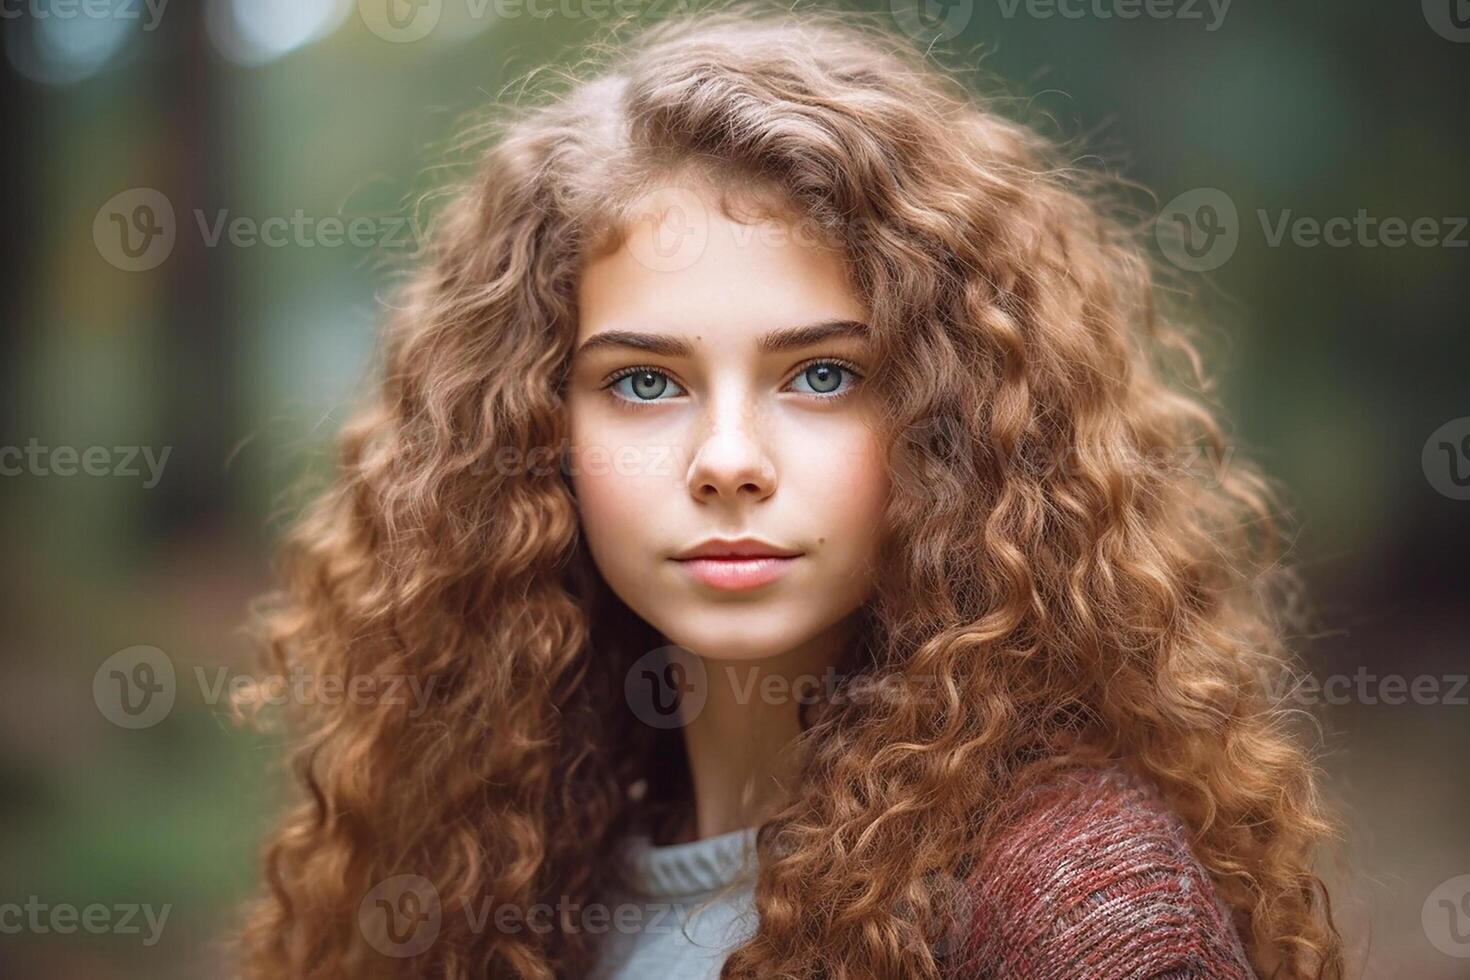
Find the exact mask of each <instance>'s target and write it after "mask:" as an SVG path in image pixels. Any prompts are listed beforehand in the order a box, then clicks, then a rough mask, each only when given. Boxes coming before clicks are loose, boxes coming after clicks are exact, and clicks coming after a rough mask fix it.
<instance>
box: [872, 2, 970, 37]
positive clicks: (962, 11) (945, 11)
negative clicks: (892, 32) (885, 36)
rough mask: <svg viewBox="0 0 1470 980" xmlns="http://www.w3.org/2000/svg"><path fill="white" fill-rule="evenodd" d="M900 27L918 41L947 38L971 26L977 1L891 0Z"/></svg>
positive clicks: (889, 5)
mask: <svg viewBox="0 0 1470 980" xmlns="http://www.w3.org/2000/svg"><path fill="white" fill-rule="evenodd" d="M888 9H889V11H890V12H891V13H892V14H893V20H894V22H895V23H896V24H898V27H899V29H900V30H902V31H903V32H904V33H905V34H907V35H908V36H909V37H911V38H913V39H914V40H916V41H924V42H926V43H932V42H934V41H948V40H949V39H950V38H952V37H954V36H955V35H956V34H959V33H960V32H961V31H963V30H964V29H965V28H966V27H968V26H970V19H971V18H972V17H974V16H975V0H889V3H888Z"/></svg>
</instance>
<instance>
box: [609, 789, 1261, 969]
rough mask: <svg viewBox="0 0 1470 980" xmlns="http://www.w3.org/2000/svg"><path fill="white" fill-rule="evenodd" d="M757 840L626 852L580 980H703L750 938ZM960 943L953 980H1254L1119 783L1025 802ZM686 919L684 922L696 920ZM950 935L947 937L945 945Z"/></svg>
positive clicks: (1155, 801) (741, 836)
mask: <svg viewBox="0 0 1470 980" xmlns="http://www.w3.org/2000/svg"><path fill="white" fill-rule="evenodd" d="M754 844H755V828H747V829H745V830H738V831H732V832H730V833H728V834H722V835H720V836H718V837H709V838H704V839H702V840H697V841H691V842H688V843H682V844H672V845H667V846H659V847H655V846H652V844H651V842H650V841H648V840H647V839H646V838H641V837H640V838H635V839H633V840H631V841H628V842H627V844H626V846H627V850H626V851H625V854H626V855H627V857H628V858H629V862H630V866H631V872H632V883H631V885H630V888H631V890H630V891H627V892H625V893H619V894H616V895H615V896H613V900H614V902H615V904H614V905H613V906H612V908H614V909H616V910H618V912H619V914H627V913H628V912H630V911H633V912H637V913H638V914H637V915H636V916H634V920H635V921H636V923H637V924H638V927H637V928H630V929H614V930H611V932H610V934H609V935H608V936H607V937H606V942H605V948H604V950H603V953H602V955H601V957H600V962H599V963H598V965H597V967H596V969H594V970H593V971H592V973H591V974H590V975H589V980H645V978H654V977H657V978H659V980H714V978H717V977H718V976H719V973H720V966H721V964H722V963H723V962H724V959H725V956H726V955H727V954H728V952H729V951H730V949H732V948H734V947H735V946H737V945H739V944H740V943H741V942H743V941H744V940H745V939H747V938H749V937H750V935H751V934H752V933H753V932H754V930H755V927H756V924H757V919H756V915H755V910H754V906H753V892H752V888H753V885H754V876H755V867H754V859H753V857H754V856H753V850H754ZM960 894H961V896H962V897H963V901H962V902H961V903H960V905H959V908H960V910H962V911H968V912H969V913H970V914H969V915H968V916H966V918H967V919H968V928H964V929H963V932H962V933H961V934H958V935H957V936H956V937H954V938H956V939H958V940H960V941H957V942H946V943H945V944H943V945H942V946H940V947H936V953H940V954H942V959H941V962H942V964H943V966H944V970H945V973H946V975H947V976H949V977H952V978H955V980H1253V978H1254V977H1255V976H1256V975H1255V973H1253V972H1252V970H1251V968H1250V966H1249V965H1248V962H1247V959H1246V955H1245V952H1244V951H1243V950H1242V948H1241V944H1240V940H1239V938H1238V936H1237V934H1236V931H1235V927H1234V926H1233V925H1232V924H1231V920H1230V916H1229V914H1228V913H1227V912H1226V910H1225V909H1224V908H1223V907H1222V906H1221V905H1220V904H1219V902H1218V901H1217V899H1216V897H1215V893H1214V889H1213V886H1212V884H1211V882H1210V878H1209V875H1208V874H1207V873H1206V872H1205V870H1204V869H1203V868H1202V867H1201V866H1200V864H1199V862H1198V861H1197V860H1196V859H1195V858H1194V856H1193V854H1192V853H1191V851H1190V848H1189V834H1188V831H1187V830H1186V828H1185V827H1184V825H1183V823H1182V822H1181V821H1180V820H1179V818H1178V817H1176V816H1175V815H1174V814H1173V812H1172V811H1170V809H1169V808H1168V806H1167V805H1166V804H1165V802H1164V801H1163V800H1162V799H1161V798H1160V796H1159V794H1158V793H1157V791H1156V790H1154V789H1153V787H1152V786H1151V785H1150V784H1149V783H1147V782H1146V781H1144V780H1142V779H1140V778H1139V777H1137V776H1134V775H1132V774H1130V773H1129V772H1127V771H1125V770H1124V769H1122V768H1121V767H1110V768H1107V769H1072V770H1068V771H1066V772H1065V773H1062V774H1059V775H1056V776H1054V777H1051V778H1049V779H1047V780H1045V781H1043V782H1041V783H1039V784H1038V785H1036V786H1034V787H1032V788H1031V789H1029V790H1027V791H1026V792H1025V793H1023V794H1022V795H1021V796H1020V797H1019V798H1018V799H1017V800H1016V803H1015V808H1014V810H1012V811H1011V813H1010V814H1009V816H1008V819H1006V820H1005V821H1004V822H1003V823H1002V826H1001V827H1000V829H999V830H998V832H996V833H995V834H994V835H993V836H992V837H991V839H990V840H989V841H988V843H987V845H986V847H985V849H984V853H983V854H982V855H981V856H980V859H979V860H978V861H977V862H976V864H975V865H974V866H973V868H972V871H971V873H970V874H969V875H968V877H967V879H966V881H965V882H964V887H963V888H962V889H961V891H960ZM696 910H698V911H696ZM958 932H959V930H957V933H958Z"/></svg>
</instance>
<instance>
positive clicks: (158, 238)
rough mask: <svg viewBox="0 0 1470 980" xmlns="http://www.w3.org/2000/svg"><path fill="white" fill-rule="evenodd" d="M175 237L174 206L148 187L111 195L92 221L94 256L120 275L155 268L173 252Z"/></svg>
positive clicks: (159, 192) (161, 194)
mask: <svg viewBox="0 0 1470 980" xmlns="http://www.w3.org/2000/svg"><path fill="white" fill-rule="evenodd" d="M177 234H178V227H177V222H176V221H175V220H174V206H173V205H172V204H171V203H170V202H169V199H168V198H167V197H165V196H164V195H163V192H161V191H156V190H154V189H153V188H151V187H134V188H131V189H130V190H125V191H122V192H120V193H118V194H114V195H113V196H112V197H110V198H108V199H107V202H106V203H105V204H103V205H102V207H100V208H98V209H97V216H96V217H95V218H93V219H92V243H93V244H94V245H96V246H97V253H98V254H99V255H101V256H102V257H103V258H104V259H106V260H107V262H108V264H109V265H112V266H114V267H115V268H118V269H121V270H123V271H124V272H147V271H148V270H149V269H154V268H157V267H158V266H159V265H161V264H162V263H163V260H164V259H166V258H168V257H169V254H170V253H171V252H173V250H174V239H175V237H176V236H177Z"/></svg>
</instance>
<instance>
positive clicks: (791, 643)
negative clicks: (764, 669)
mask: <svg viewBox="0 0 1470 980" xmlns="http://www.w3.org/2000/svg"><path fill="white" fill-rule="evenodd" d="M803 613H804V614H797V613H794V611H792V610H786V608H770V610H760V608H748V607H747V608H723V610H709V611H701V613H692V614H689V616H686V617H675V619H673V621H667V623H664V624H656V627H657V629H659V630H660V633H663V636H666V638H667V639H669V642H670V644H676V645H679V646H684V648H685V649H689V651H692V652H695V654H698V655H700V657H701V658H704V660H739V661H751V660H770V658H775V657H782V655H785V654H791V652H792V651H798V649H801V648H804V646H807V645H808V644H811V642H813V641H816V639H817V638H820V636H822V635H823V633H825V632H826V629H828V627H829V626H831V623H828V621H825V620H820V619H817V617H813V616H811V614H810V611H803Z"/></svg>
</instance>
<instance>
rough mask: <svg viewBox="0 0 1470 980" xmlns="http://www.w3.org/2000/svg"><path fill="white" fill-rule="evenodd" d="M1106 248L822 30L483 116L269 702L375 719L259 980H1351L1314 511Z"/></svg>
mask: <svg viewBox="0 0 1470 980" xmlns="http://www.w3.org/2000/svg"><path fill="white" fill-rule="evenodd" d="M1113 214H1114V212H1113V210H1112V209H1111V208H1109V207H1105V206H1104V204H1103V198H1102V197H1101V194H1100V192H1099V190H1098V185H1097V183H1096V182H1089V181H1087V180H1085V179H1084V178H1083V176H1082V175H1081V174H1079V173H1078V172H1077V171H1076V170H1075V169H1074V168H1072V167H1070V166H1069V165H1068V163H1067V161H1066V160H1064V159H1062V158H1061V157H1060V155H1059V153H1058V152H1057V151H1056V149H1055V148H1054V147H1052V146H1051V145H1049V144H1048V143H1047V142H1046V141H1045V140H1044V139H1042V138H1041V137H1039V136H1038V135H1037V134H1036V133H1034V132H1032V131H1030V130H1028V129H1026V128H1024V127H1023V126H1021V125H1018V124H1017V123H1015V122H1012V121H1009V120H1007V119H1005V118H1003V117H1002V116H1000V115H998V114H996V113H995V112H994V111H992V110H991V109H989V108H987V106H986V104H984V103H982V102H980V101H978V100H977V98H976V97H975V96H974V95H973V94H971V93H969V92H967V91H966V90H965V89H964V88H963V87H962V86H961V85H960V84H959V83H958V82H956V81H954V80H952V79H949V78H947V77H945V76H944V75H943V74H941V73H939V72H937V71H936V70H934V69H933V68H932V67H931V66H930V65H929V63H928V62H926V61H925V59H924V58H923V57H922V56H920V55H918V54H915V53H914V52H913V51H912V50H910V49H909V48H907V47H905V45H903V44H901V43H899V42H897V41H895V40H893V39H892V38H889V37H888V36H886V35H885V34H883V33H882V32H881V31H877V30H875V29H872V28H868V27H855V26H851V25H850V24H848V25H845V24H843V23H839V22H838V21H837V20H836V19H835V18H833V17H830V16H826V15H821V14H815V13H797V14H788V13H781V12H776V13H766V12H756V11H752V10H749V9H746V10H739V9H737V10H733V11H731V10H727V11H724V12H719V13H704V14H700V15H696V16H693V17H689V18H686V19H681V20H678V21H673V22H666V23H664V24H663V25H661V26H659V27H657V28H654V29H652V30H650V31H648V32H647V33H645V34H644V35H642V36H641V37H639V38H638V39H637V43H636V44H635V45H633V46H631V47H625V48H622V49H620V50H619V51H618V52H617V53H616V55H615V56H614V57H613V59H612V63H611V64H609V65H607V66H605V71H604V73H602V74H600V75H597V76H595V77H592V78H591V79H590V80H587V81H584V82H581V83H579V84H576V85H574V86H572V87H570V89H569V90H568V91H566V92H565V93H564V94H563V96H562V97H560V98H558V99H557V100H555V101H553V102H551V103H550V104H547V105H545V106H542V107H539V108H536V109H534V110H532V111H529V112H526V113H525V114H524V115H523V116H522V117H520V118H518V119H516V120H515V121H513V122H512V123H510V124H508V125H506V126H505V127H504V128H503V130H500V131H497V132H495V133H494V134H493V140H492V143H491V145H490V146H489V148H488V149H487V150H486V151H485V153H484V155H483V158H482V160H481V161H480V162H479V165H478V169H477V172H476V173H475V175H474V177H473V179H472V180H470V181H469V182H467V183H466V184H465V185H464V186H463V187H461V188H459V193H458V194H457V196H456V197H455V198H454V199H453V201H452V203H450V204H449V205H448V207H447V208H446V210H445V211H444V212H443V214H442V217H441V220H440V221H439V222H438V223H437V225H436V227H435V229H434V232H433V234H432V236H431V240H430V242H429V245H428V249H427V251H426V253H425V255H424V257H423V259H424V261H423V265H422V267H421V268H420V269H419V270H418V272H417V273H416V274H415V275H414V276H413V277H412V278H411V279H410V280H409V281H407V283H406V284H405V285H404V287H403V289H402V292H401V294H400V297H399V301H398V302H397V303H395V304H394V313H393V317H392V320H391V322H390V323H389V325H388V329H387V332H386V339H385V347H384V351H383V366H382V370H383V375H382V384H381V389H380V392H379V394H378V396H377V398H376V399H375V401H374V403H373V404H372V405H371V407H369V408H367V409H365V410H364V411H363V412H362V414H360V415H359V416H358V417H357V418H356V419H355V420H354V421H353V422H352V423H351V424H350V425H349V426H348V428H347V430H346V432H345V434H344V435H343V439H342V448H341V464H340V471H339V474H338V476H337V483H336V485H335V488H334V489H333V490H332V491H331V492H330V493H329V494H328V495H326V496H325V497H324V498H323V499H321V500H320V501H319V502H318V504H317V506H316V507H315V508H314V509H313V510H312V511H311V512H310V513H309V514H308V515H306V517H305V518H304V519H303V521H302V522H301V524H300V525H299V527H298V528H297V529H296V531H295V532H294V534H293V535H292V537H291V539H290V541H289V543H288V547H287V549H286V553H285V559H286V560H285V563H284V570H285V579H286V587H285V589H284V590H283V592H282V594H281V596H280V601H279V602H278V603H277V604H276V605H275V607H274V608H273V609H272V610H271V611H270V612H269V614H268V615H267V617H266V620H265V622H266V626H267V629H268V633H269V646H268V649H269V652H270V662H271V669H272V670H277V671H287V670H298V671H305V672H306V673H308V674H309V675H310V676H312V677H314V678H315V679H316V681H317V683H319V684H324V683H326V682H327V681H328V680H332V681H333V682H334V683H336V684H337V686H338V687H339V688H345V689H347V690H350V689H351V688H352V686H353V684H354V683H355V682H370V683H364V684H363V685H362V686H361V688H360V690H362V691H368V692H376V695H375V696H360V697H341V698H332V699H328V698H320V699H308V700H309V701H310V703H309V704H305V705H302V706H301V708H300V713H301V718H300V719H298V720H299V722H300V723H301V725H302V730H303V735H304V742H303V744H302V745H301V747H300V749H299V751H298V753H297V754H296V756H295V759H296V765H297V773H298V776H299V779H300V781H301V783H302V784H303V785H304V787H305V789H306V791H307V792H306V793H305V802H304V803H303V804H301V805H300V807H299V808H298V809H297V810H296V811H295V812H293V813H292V814H290V815H289V817H288V819H287V820H286V821H285V823H284V825H283V826H282V828H281V829H280V831H279V832H278V833H277V834H276V835H275V837H274V840H273V842H272V843H271V845H270V848H269V850H268V854H267V860H266V866H265V867H266V870H265V877H266V881H267V883H268V886H269V887H268V893H267V895H266V896H265V898H264V900H263V901H262V903H261V904H260V905H259V907H258V908H257V909H256V911H255V913H254V915H253V917H252V918H251V920H250V922H249V923H248V925H247V927H246V929H245V931H244V936H243V939H244V942H245V972H246V973H247V974H248V975H249V976H252V977H258V978H287V977H334V978H336V977H354V978H357V977H367V976H379V975H383V976H403V977H425V978H427V977H435V978H471V977H473V978H483V977H516V978H537V980H541V978H546V980H550V978H572V977H601V978H614V977H616V978H644V977H649V978H661V977H675V978H694V977H716V976H718V977H725V978H735V977H745V978H756V977H760V978H770V977H792V978H795V977H803V978H806V977H810V978H818V977H824V978H834V980H835V978H917V977H939V976H952V977H993V978H1077V980H1082V978H1086V980H1112V978H1123V977H1128V978H1143V977H1169V978H1204V977H1210V978H1222V977H1223V978H1246V977H1251V976H1256V975H1261V976H1273V977H1281V978H1301V977H1338V976H1340V975H1341V973H1342V954H1341V951H1340V941H1339V938H1338V936H1337V934H1336V932H1335V930H1334V928H1333V925H1332V921H1331V916H1330V913H1329V910H1328V903H1327V898H1326V895H1325V893H1324V891H1323V889H1322V886H1321V883H1320V881H1319V880H1318V878H1317V877H1316V876H1315V875H1314V873H1313V870H1312V860H1313V851H1314V847H1315V845H1317V844H1318V843H1319V841H1320V840H1322V839H1323V838H1324V837H1325V836H1326V835H1327V834H1328V832H1329V825H1328V823H1327V822H1326V819H1325V817H1324V814H1323V811H1322V807H1321V804H1320V803H1319V801H1318V791H1317V787H1316V785H1315V781H1314V774H1313V769H1312V767H1311V764H1310V762H1309V760H1308V758H1307V757H1306V755H1305V753H1304V751H1303V748H1302V746H1301V745H1299V744H1298V742H1297V741H1296V740H1295V738H1294V737H1293V736H1292V735H1291V734H1290V729H1289V728H1288V726H1287V724H1286V720H1285V718H1286V713H1285V711H1283V710H1282V709H1280V708H1279V707H1278V706H1277V705H1275V704H1274V703H1273V702H1272V700H1271V699H1270V698H1269V696H1268V692H1269V691H1270V690H1272V681H1271V677H1272V676H1273V671H1275V670H1276V669H1277V668H1279V667H1280V666H1281V665H1283V664H1284V663H1285V662H1286V654H1285V652H1284V651H1283V647H1282V643H1281V638H1280V635H1279V628H1278V626H1277V625H1276V622H1275V618H1274V616H1273V613H1272V609H1273V603H1272V601H1271V600H1270V599H1269V596H1270V595H1271V594H1273V593H1271V592H1268V591H1267V590H1266V589H1265V587H1264V585H1265V582H1266V581H1267V580H1266V578H1265V573H1266V572H1267V571H1268V570H1269V569H1271V568H1272V567H1274V566H1275V565H1276V563H1277V557H1278V556H1277V555H1276V553H1275V548H1276V545H1277V541H1278V538H1279V535H1278V534H1277V532H1276V528H1277V522H1278V519H1277V517H1276V516H1275V514H1276V511H1277V509H1278V508H1277V507H1276V506H1275V504H1274V498H1273V495H1272V494H1271V493H1270V492H1269V487H1268V484H1267V483H1266V482H1265V481H1264V480H1263V479H1262V478H1261V477H1260V476H1259V475H1258V474H1257V473H1256V471H1254V470H1252V469H1251V468H1250V467H1249V466H1248V465H1247V464H1245V463H1243V462H1242V461H1241V460H1239V459H1238V458H1237V457H1234V456H1226V457H1225V458H1227V459H1229V466H1228V467H1226V468H1224V469H1223V470H1220V471H1218V472H1216V471H1213V470H1211V469H1209V468H1207V467H1201V466H1198V465H1189V460H1190V459H1192V458H1195V456H1196V455H1197V454H1198V451H1199V448H1200V447H1203V448H1204V449H1205V450H1206V456H1205V458H1206V459H1220V458H1221V452H1220V450H1221V448H1222V436H1221V434H1220V432H1221V430H1220V428H1219V426H1218V424H1217V422H1216V421H1215V417H1214V415H1213V413H1212V412H1211V411H1210V410H1208V409H1207V408H1206V407H1205V405H1204V404H1203V403H1202V402H1201V401H1199V400H1198V399H1196V398H1194V397H1191V396H1190V395H1188V394H1187V393H1186V391H1187V389H1188V388H1189V387H1190V383H1191V382H1194V383H1196V384H1197V383H1198V382H1199V380H1200V379H1199V377H1198V370H1197V369H1198V358H1197V356H1196V354H1195V348H1194V347H1193V346H1191V344H1190V342H1189V341H1188V339H1187V338H1186V336H1185V335H1184V334H1183V333H1181V332H1180V331H1179V330H1178V329H1177V328H1175V327H1173V326H1171V325H1169V324H1168V323H1166V322H1164V318H1163V315H1162V313H1161V312H1160V310H1159V309H1158V308H1157V307H1156V305H1155V285H1154V283H1153V279H1152V273H1151V271H1150V265H1149V262H1148V260H1147V258H1146V252H1145V251H1144V250H1143V249H1142V248H1141V247H1140V246H1139V245H1138V244H1136V242H1135V240H1134V232H1133V230H1132V229H1130V228H1129V227H1128V225H1127V224H1126V223H1125V222H1123V221H1122V220H1120V219H1118V218H1115V217H1114V216H1113ZM1171 354H1177V355H1179V357H1178V358H1177V359H1171V358H1170V357H1169V355H1171ZM1176 364H1182V365H1183V366H1184V367H1186V368H1188V369H1190V370H1189V371H1188V372H1186V375H1185V377H1184V380H1183V381H1176V382H1171V381H1170V380H1169V379H1170V378H1171V377H1172V374H1171V370H1172V366H1173V365H1176ZM1210 453H1213V455H1210ZM394 690H397V691H399V692H400V693H401V692H403V691H409V690H412V691H416V692H420V693H421V694H422V697H421V698H418V699H416V698H409V697H390V696H387V693H386V692H390V691H394Z"/></svg>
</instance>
